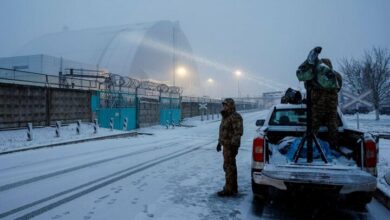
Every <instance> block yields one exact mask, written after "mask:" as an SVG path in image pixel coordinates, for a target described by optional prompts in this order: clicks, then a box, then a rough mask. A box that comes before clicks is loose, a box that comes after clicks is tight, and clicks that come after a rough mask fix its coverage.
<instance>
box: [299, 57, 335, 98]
mask: <svg viewBox="0 0 390 220" xmlns="http://www.w3.org/2000/svg"><path fill="white" fill-rule="evenodd" d="M296 74H297V78H298V80H299V81H310V80H313V81H314V83H313V84H312V85H314V86H317V87H319V88H321V89H326V90H333V89H336V90H338V91H339V90H340V89H341V86H342V83H343V82H342V77H341V75H340V73H338V72H336V71H334V70H333V69H331V68H330V67H329V66H327V65H326V64H324V63H322V62H320V63H319V64H317V65H316V74H314V73H313V69H312V65H310V64H309V63H308V62H307V61H305V62H303V63H302V64H301V65H300V66H299V67H298V70H297V72H296Z"/></svg>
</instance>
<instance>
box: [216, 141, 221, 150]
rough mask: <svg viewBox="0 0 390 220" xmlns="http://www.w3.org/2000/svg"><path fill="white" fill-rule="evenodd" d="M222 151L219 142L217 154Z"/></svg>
mask: <svg viewBox="0 0 390 220" xmlns="http://www.w3.org/2000/svg"><path fill="white" fill-rule="evenodd" d="M220 151H221V143H219V142H218V145H217V152H220Z"/></svg>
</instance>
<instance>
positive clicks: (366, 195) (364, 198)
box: [347, 192, 373, 209]
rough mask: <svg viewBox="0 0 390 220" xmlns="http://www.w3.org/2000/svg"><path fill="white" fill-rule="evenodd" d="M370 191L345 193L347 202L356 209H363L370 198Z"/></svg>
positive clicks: (371, 194)
mask: <svg viewBox="0 0 390 220" xmlns="http://www.w3.org/2000/svg"><path fill="white" fill-rule="evenodd" d="M372 196H373V193H372V192H354V193H351V194H349V195H347V202H348V203H349V204H352V205H353V206H355V207H356V208H358V209H364V208H365V207H366V205H367V204H368V203H370V202H371V200H372Z"/></svg>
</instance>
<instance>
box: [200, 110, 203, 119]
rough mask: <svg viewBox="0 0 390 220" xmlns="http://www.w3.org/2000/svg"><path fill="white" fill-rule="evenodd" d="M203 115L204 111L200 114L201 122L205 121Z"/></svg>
mask: <svg viewBox="0 0 390 220" xmlns="http://www.w3.org/2000/svg"><path fill="white" fill-rule="evenodd" d="M203 114H204V110H203V109H202V111H201V112H200V120H201V121H203Z"/></svg>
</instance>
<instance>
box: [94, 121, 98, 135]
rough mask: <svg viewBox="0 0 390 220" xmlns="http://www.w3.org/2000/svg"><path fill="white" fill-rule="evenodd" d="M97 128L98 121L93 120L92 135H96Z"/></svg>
mask: <svg viewBox="0 0 390 220" xmlns="http://www.w3.org/2000/svg"><path fill="white" fill-rule="evenodd" d="M98 128H99V124H98V120H97V118H95V120H94V121H93V133H94V134H97V133H98Z"/></svg>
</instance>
